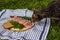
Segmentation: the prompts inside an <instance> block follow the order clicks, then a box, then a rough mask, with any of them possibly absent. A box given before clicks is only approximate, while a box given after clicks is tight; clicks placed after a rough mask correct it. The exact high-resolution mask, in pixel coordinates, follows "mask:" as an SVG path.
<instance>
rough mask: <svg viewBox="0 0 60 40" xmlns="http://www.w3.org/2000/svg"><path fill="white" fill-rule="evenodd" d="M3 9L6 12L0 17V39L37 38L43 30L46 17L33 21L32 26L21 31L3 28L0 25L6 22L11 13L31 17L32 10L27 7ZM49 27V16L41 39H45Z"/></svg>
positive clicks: (22, 39)
mask: <svg viewBox="0 0 60 40" xmlns="http://www.w3.org/2000/svg"><path fill="white" fill-rule="evenodd" d="M4 10H6V12H5V13H4V14H3V15H2V16H1V18H0V38H1V39H9V40H17V39H19V40H39V38H40V35H41V33H42V31H43V27H44V25H45V20H46V18H44V19H42V20H41V21H39V22H35V25H34V27H33V28H31V29H29V30H26V31H23V32H13V31H10V30H7V29H4V28H3V27H2V24H3V23H4V22H6V21H7V20H8V19H9V18H10V16H13V15H16V16H28V17H32V14H33V11H31V10H28V9H16V10H12V9H4ZM4 10H3V11H4ZM3 11H0V15H1V14H2V12H3ZM25 14H26V15H25ZM49 27H50V18H47V23H46V26H45V30H44V32H43V35H42V38H41V40H46V37H47V34H48V31H49ZM24 38H25V39H24Z"/></svg>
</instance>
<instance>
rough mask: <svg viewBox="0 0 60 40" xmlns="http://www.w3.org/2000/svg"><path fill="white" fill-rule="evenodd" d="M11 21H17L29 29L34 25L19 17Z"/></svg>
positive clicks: (12, 18)
mask: <svg viewBox="0 0 60 40" xmlns="http://www.w3.org/2000/svg"><path fill="white" fill-rule="evenodd" d="M11 20H13V21H17V22H18V23H20V24H23V25H24V26H25V27H27V28H31V27H32V26H33V24H34V23H33V22H31V21H30V20H26V19H23V18H21V17H18V16H14V17H11Z"/></svg>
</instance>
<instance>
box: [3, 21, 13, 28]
mask: <svg viewBox="0 0 60 40" xmlns="http://www.w3.org/2000/svg"><path fill="white" fill-rule="evenodd" d="M2 26H3V28H5V29H9V28H12V27H13V25H12V24H11V23H10V21H7V22H5V23H4V24H3V25H2Z"/></svg>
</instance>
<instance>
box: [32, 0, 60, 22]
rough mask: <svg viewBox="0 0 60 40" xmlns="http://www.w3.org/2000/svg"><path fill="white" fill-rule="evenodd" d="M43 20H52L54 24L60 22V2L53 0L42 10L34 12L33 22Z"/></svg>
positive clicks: (59, 0)
mask: <svg viewBox="0 0 60 40" xmlns="http://www.w3.org/2000/svg"><path fill="white" fill-rule="evenodd" d="M43 18H50V19H51V22H52V23H58V22H59V21H60V0H53V1H52V2H50V3H49V4H48V5H47V6H46V7H45V8H44V9H42V10H36V9H34V10H33V15H32V19H33V21H34V22H35V21H40V20H41V19H43Z"/></svg>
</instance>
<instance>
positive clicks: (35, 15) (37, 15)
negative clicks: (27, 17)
mask: <svg viewBox="0 0 60 40" xmlns="http://www.w3.org/2000/svg"><path fill="white" fill-rule="evenodd" d="M46 16H47V14H46V13H44V12H42V11H41V10H33V15H32V19H33V21H40V20H41V19H43V18H46Z"/></svg>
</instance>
